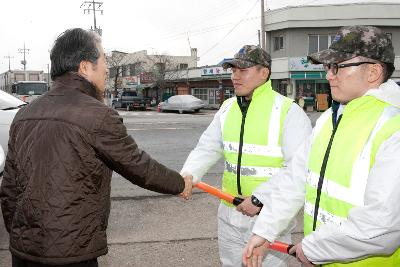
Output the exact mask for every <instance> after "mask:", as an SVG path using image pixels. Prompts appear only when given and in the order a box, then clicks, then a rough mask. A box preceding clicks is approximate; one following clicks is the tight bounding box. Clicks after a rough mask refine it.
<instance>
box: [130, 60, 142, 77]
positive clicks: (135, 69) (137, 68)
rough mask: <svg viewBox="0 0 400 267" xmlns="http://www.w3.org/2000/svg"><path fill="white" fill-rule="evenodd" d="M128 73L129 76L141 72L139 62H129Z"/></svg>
mask: <svg viewBox="0 0 400 267" xmlns="http://www.w3.org/2000/svg"><path fill="white" fill-rule="evenodd" d="M128 66H129V73H130V76H136V75H138V74H140V73H141V72H142V70H143V69H142V66H141V62H135V63H133V64H129V65H128Z"/></svg>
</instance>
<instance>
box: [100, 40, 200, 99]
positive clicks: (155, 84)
mask: <svg viewBox="0 0 400 267" xmlns="http://www.w3.org/2000/svg"><path fill="white" fill-rule="evenodd" d="M190 52H191V53H190V56H172V55H163V54H153V55H149V54H147V51H146V50H142V51H138V52H134V53H125V52H121V51H112V53H111V55H110V56H109V57H108V58H109V60H108V64H109V81H108V84H107V87H108V88H109V89H110V90H111V89H113V88H114V84H115V77H116V76H117V88H118V89H136V88H140V89H143V88H146V89H147V93H148V94H149V95H148V96H150V97H155V98H157V99H158V100H161V98H162V95H163V94H164V93H165V92H163V91H164V90H163V89H164V88H160V87H163V84H162V83H164V81H165V80H166V79H167V77H166V76H165V74H166V72H168V71H176V70H186V69H189V68H194V67H197V60H198V58H197V49H196V48H192V49H191V51H190ZM139 85H140V86H139Z"/></svg>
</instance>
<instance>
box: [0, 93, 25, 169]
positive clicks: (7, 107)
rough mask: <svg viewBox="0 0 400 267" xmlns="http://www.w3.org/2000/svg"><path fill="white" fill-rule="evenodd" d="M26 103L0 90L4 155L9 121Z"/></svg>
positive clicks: (1, 136) (1, 141) (0, 139)
mask: <svg viewBox="0 0 400 267" xmlns="http://www.w3.org/2000/svg"><path fill="white" fill-rule="evenodd" d="M25 105H26V103H25V102H23V101H21V100H19V99H18V98H16V97H14V96H12V95H10V94H8V93H6V92H4V91H2V90H0V145H1V146H2V147H3V150H4V155H7V151H8V136H9V132H10V126H11V123H12V121H13V119H14V117H15V114H17V112H18V110H19V109H20V108H21V107H22V106H25ZM3 168H4V164H2V165H1V166H0V172H2V171H3Z"/></svg>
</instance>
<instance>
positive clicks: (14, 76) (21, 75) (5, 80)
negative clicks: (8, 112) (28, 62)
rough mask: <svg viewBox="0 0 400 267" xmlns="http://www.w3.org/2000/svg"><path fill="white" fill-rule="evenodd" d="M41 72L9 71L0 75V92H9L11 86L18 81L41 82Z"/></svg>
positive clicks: (42, 78) (42, 77) (42, 76)
mask: <svg viewBox="0 0 400 267" xmlns="http://www.w3.org/2000/svg"><path fill="white" fill-rule="evenodd" d="M43 80H44V75H43V71H42V70H27V71H23V70H9V71H6V72H4V73H1V74H0V90H3V91H6V92H11V85H12V84H13V83H15V82H20V81H43Z"/></svg>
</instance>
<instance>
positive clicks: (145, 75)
mask: <svg viewBox="0 0 400 267" xmlns="http://www.w3.org/2000/svg"><path fill="white" fill-rule="evenodd" d="M152 82H153V73H151V72H142V73H140V83H152Z"/></svg>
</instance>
